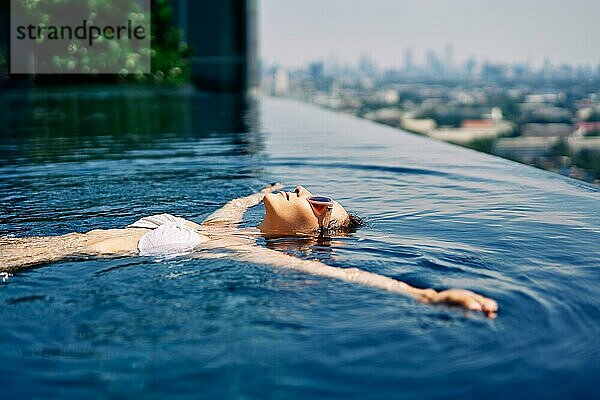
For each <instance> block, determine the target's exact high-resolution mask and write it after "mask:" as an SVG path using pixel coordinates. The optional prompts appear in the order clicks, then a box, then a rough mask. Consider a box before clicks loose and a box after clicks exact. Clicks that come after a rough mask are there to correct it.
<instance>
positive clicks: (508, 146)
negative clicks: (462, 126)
mask: <svg viewBox="0 0 600 400" xmlns="http://www.w3.org/2000/svg"><path fill="white" fill-rule="evenodd" d="M559 140H560V138H558V137H515V138H500V139H498V140H497V141H496V143H495V144H494V149H493V152H494V154H497V155H499V156H502V157H509V158H515V157H516V158H520V159H523V160H527V159H532V158H535V157H543V156H545V155H547V154H548V153H549V152H550V150H551V149H552V147H553V146H554V145H555V144H556V143H557V142H558V141H559Z"/></svg>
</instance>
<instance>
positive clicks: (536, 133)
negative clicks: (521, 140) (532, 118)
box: [521, 124, 573, 138]
mask: <svg viewBox="0 0 600 400" xmlns="http://www.w3.org/2000/svg"><path fill="white" fill-rule="evenodd" d="M572 134H573V126H572V125H570V124H525V125H524V126H523V128H522V129H521V136H523V137H561V138H566V137H569V136H571V135H572Z"/></svg>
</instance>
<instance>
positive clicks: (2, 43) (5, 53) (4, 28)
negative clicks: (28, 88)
mask: <svg viewBox="0 0 600 400" xmlns="http://www.w3.org/2000/svg"><path fill="white" fill-rule="evenodd" d="M8 4H9V3H8V2H7V1H0V58H3V62H2V61H0V87H1V86H2V85H3V81H8V69H9V66H10V58H9V57H10V47H9V46H10V45H9V43H10V36H9V35H10V31H9V30H10V10H9V7H8ZM2 64H3V65H2Z"/></svg>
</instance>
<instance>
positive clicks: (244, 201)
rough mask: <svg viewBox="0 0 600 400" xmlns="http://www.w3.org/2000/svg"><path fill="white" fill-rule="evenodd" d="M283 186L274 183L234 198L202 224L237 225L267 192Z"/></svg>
mask: <svg viewBox="0 0 600 400" xmlns="http://www.w3.org/2000/svg"><path fill="white" fill-rule="evenodd" d="M281 188H283V185H282V184H280V183H273V184H271V185H269V186H267V187H265V188H263V189H262V190H261V191H260V192H258V193H254V194H251V195H250V196H246V197H240V198H238V199H233V200H231V201H229V202H228V203H227V204H225V205H224V206H223V207H221V208H219V209H218V210H217V211H215V212H214V213H212V214H211V215H209V216H208V217H207V218H206V219H205V220H204V222H202V225H229V226H235V225H238V224H239V223H240V222H242V219H243V218H244V213H245V212H246V210H247V209H248V208H250V207H253V206H255V205H257V204H258V203H260V202H261V201H262V199H263V197H265V195H266V194H267V193H270V192H273V191H275V190H279V189H281Z"/></svg>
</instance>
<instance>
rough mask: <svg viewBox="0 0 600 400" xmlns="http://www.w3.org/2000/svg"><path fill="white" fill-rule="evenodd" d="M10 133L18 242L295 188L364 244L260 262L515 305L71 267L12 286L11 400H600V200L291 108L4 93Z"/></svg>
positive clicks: (132, 95) (376, 129) (3, 116)
mask: <svg viewBox="0 0 600 400" xmlns="http://www.w3.org/2000/svg"><path fill="white" fill-rule="evenodd" d="M0 130H1V132H2V134H1V135H0V151H1V153H0V154H1V157H0V235H15V236H30V235H59V234H64V233H67V232H72V231H79V232H84V231H87V230H90V229H93V228H113V227H122V226H125V225H126V224H128V223H131V222H133V221H134V220H135V219H137V218H138V217H140V216H143V215H149V214H153V213H158V212H170V213H172V214H176V215H179V216H182V217H186V218H189V219H192V220H195V221H198V222H200V221H202V219H203V218H204V217H205V216H207V215H208V214H209V213H210V212H212V211H214V210H215V209H217V208H218V207H220V206H221V205H223V204H224V203H225V202H226V201H227V200H229V199H231V198H234V197H238V196H242V195H246V194H249V193H252V192H253V191H254V190H256V189H257V188H260V187H261V186H262V185H263V184H264V183H267V182H272V181H282V182H284V183H286V184H288V185H290V187H293V186H294V185H296V184H303V185H305V186H307V187H308V188H309V189H311V190H312V191H314V192H318V193H321V194H329V195H332V196H334V197H335V198H336V199H338V200H339V201H340V202H341V203H342V204H344V205H345V206H346V208H347V209H349V210H350V211H353V212H355V213H357V214H359V215H360V216H362V217H363V218H365V219H366V221H367V225H366V226H365V227H364V228H361V229H360V230H359V231H358V232H356V233H355V234H352V235H350V236H348V237H337V238H334V239H333V240H332V241H331V242H330V243H316V244H315V243H314V242H311V241H306V240H294V239H285V240H284V239H279V240H270V241H268V242H265V241H264V240H261V241H260V244H261V245H262V246H269V247H271V248H275V249H279V250H281V251H285V252H288V253H291V254H295V255H297V256H299V257H302V258H313V259H320V260H323V261H324V262H326V263H329V264H331V265H336V266H342V267H359V268H363V269H365V270H368V271H373V272H377V273H381V274H385V275H387V276H391V277H394V278H397V279H401V280H404V281H407V282H409V283H411V284H413V285H418V286H422V287H426V286H427V287H434V288H438V289H440V288H449V287H460V288H468V289H472V290H476V291H479V292H481V293H483V294H485V295H487V296H490V297H493V298H495V299H496V300H497V301H498V302H499V304H500V313H499V315H498V318H497V319H496V320H488V319H485V318H483V317H482V316H481V315H479V314H473V313H468V312H463V311H461V310H459V309H454V308H448V307H443V306H436V307H433V306H426V305H422V304H418V303H416V302H415V301H413V300H411V299H409V298H404V297H402V296H398V295H395V294H390V293H386V292H382V291H378V290H374V289H369V288H364V287H359V286H356V285H353V284H350V283H343V282H338V281H334V280H329V279H323V278H316V277H312V276H306V275H303V274H300V273H293V272H281V271H277V270H273V269H272V268H270V267H267V266H265V265H253V264H247V263H243V262H239V261H235V260H233V261H232V260H198V259H196V260H190V259H188V258H185V257H183V258H175V259H169V260H166V261H165V260H163V261H157V260H155V259H151V258H139V257H133V258H120V259H112V260H106V259H102V260H99V259H87V260H82V261H69V262H60V263H56V264H52V265H47V266H41V267H38V268H33V269H29V270H26V271H24V272H21V273H18V274H15V275H14V276H12V277H10V278H9V279H8V280H7V281H6V282H3V283H0V306H1V307H2V308H1V312H0V313H1V314H0V315H1V328H0V361H1V362H0V376H3V377H4V383H3V385H2V391H0V397H1V398H10V399H17V398H40V399H41V398H43V399H47V398H67V397H70V398H94V399H95V398H115V397H116V398H119V397H135V398H144V399H153V398H166V397H169V398H180V397H195V398H232V399H235V398H256V399H267V398H276V399H277V398H281V399H295V398H297V399H307V398H343V399H351V398H356V399H364V398H403V399H407V398H415V399H444V398H449V397H455V398H459V397H476V396H477V397H479V398H489V399H512V398H554V399H564V398H594V397H596V395H597V394H596V392H597V389H596V388H595V383H596V382H597V381H598V379H599V378H600V340H599V337H600V307H599V306H600V304H599V298H600V289H599V288H600V274H599V267H600V246H599V244H600V202H599V200H600V193H599V191H598V189H597V188H595V187H593V186H591V185H588V184H585V183H582V182H578V181H575V180H571V179H568V178H564V177H562V176H559V175H555V174H551V173H548V172H544V171H541V170H537V169H534V168H531V167H527V166H523V165H520V164H517V163H513V162H511V161H507V160H503V159H500V158H496V157H491V156H489V155H485V154H481V153H476V152H474V151H470V150H467V149H462V148H459V147H455V146H451V145H448V144H444V143H439V142H434V141H431V140H428V139H425V138H422V137H417V136H414V135H410V134H407V133H403V132H401V131H398V130H395V129H391V128H387V127H383V126H380V125H376V124H373V123H370V122H367V121H364V120H358V119H355V118H353V117H350V116H345V115H340V114H334V113H331V112H328V111H324V110H320V109H316V108H314V107H311V106H309V105H304V104H299V103H295V102H292V101H288V100H275V99H262V100H260V101H257V102H250V103H246V102H244V101H242V100H240V99H238V98H235V97H232V96H214V95H204V94H197V93H196V94H194V93H189V92H182V93H177V92H173V91H171V90H165V91H159V92H150V91H145V90H144V89H138V90H129V91H123V90H120V89H102V88H98V89H96V90H95V91H94V92H92V93H87V92H84V91H77V90H73V89H70V90H68V91H46V92H33V93H29V94H27V95H22V94H15V93H13V94H10V93H5V94H3V95H0ZM261 207H262V206H259V207H257V208H255V209H253V210H251V211H250V212H249V213H248V214H247V222H246V224H247V225H249V226H250V225H254V224H257V223H258V222H259V221H260V218H261V213H262V209H261Z"/></svg>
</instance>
